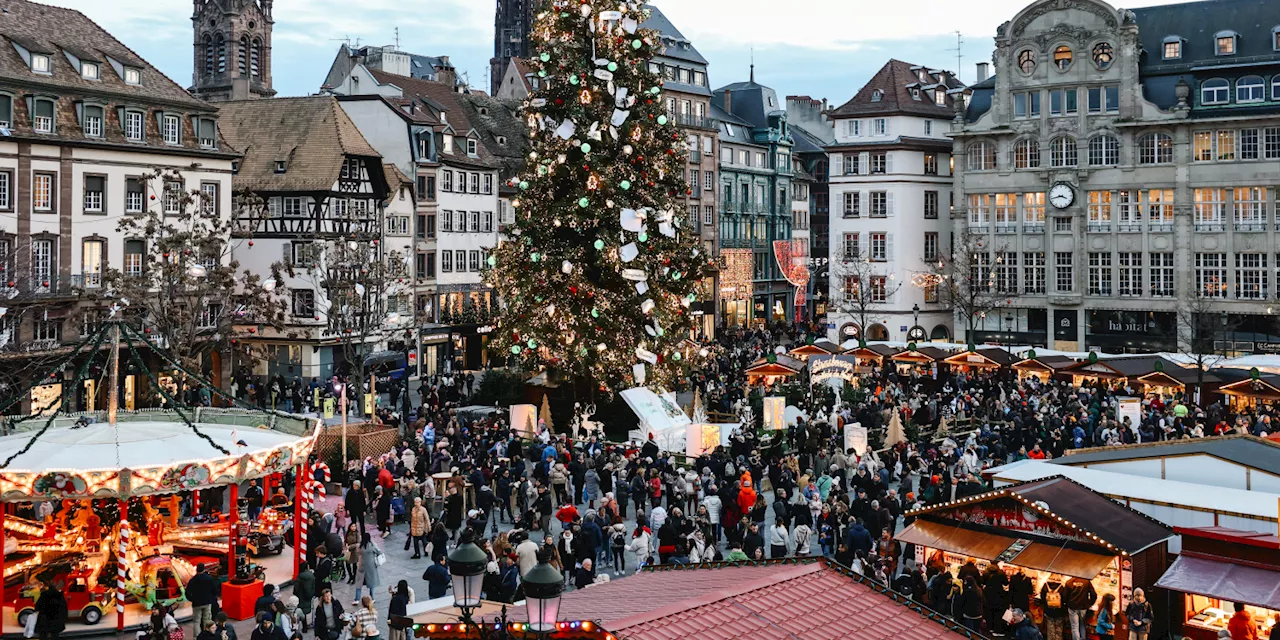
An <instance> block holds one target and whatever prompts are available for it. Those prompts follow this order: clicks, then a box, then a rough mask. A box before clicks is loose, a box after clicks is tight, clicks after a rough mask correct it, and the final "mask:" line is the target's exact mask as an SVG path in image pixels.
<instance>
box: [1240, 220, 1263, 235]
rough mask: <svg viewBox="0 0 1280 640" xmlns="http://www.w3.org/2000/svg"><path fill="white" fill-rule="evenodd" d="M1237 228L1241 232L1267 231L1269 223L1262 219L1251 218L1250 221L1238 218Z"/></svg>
mask: <svg viewBox="0 0 1280 640" xmlns="http://www.w3.org/2000/svg"><path fill="white" fill-rule="evenodd" d="M1235 230H1236V231H1239V232H1246V233H1247V232H1260V231H1266V230H1267V223H1265V222H1263V221H1261V220H1249V221H1242V220H1237V221H1236V223H1235Z"/></svg>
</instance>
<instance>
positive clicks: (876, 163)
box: [871, 152, 889, 174]
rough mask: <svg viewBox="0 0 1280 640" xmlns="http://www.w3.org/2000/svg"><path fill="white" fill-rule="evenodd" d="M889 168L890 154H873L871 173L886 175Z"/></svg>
mask: <svg viewBox="0 0 1280 640" xmlns="http://www.w3.org/2000/svg"><path fill="white" fill-rule="evenodd" d="M888 166H889V154H887V153H883V152H881V153H873V154H871V173H873V174H874V173H885V172H886V171H887V170H888Z"/></svg>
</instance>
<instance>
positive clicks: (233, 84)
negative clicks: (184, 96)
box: [190, 0, 276, 102]
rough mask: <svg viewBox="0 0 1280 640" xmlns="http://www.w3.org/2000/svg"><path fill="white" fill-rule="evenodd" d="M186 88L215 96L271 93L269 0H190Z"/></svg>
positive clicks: (249, 96) (230, 97) (217, 98)
mask: <svg viewBox="0 0 1280 640" xmlns="http://www.w3.org/2000/svg"><path fill="white" fill-rule="evenodd" d="M193 7H194V12H193V14H192V16H191V23H192V28H193V30H194V36H195V39H194V43H193V49H194V51H193V54H194V65H193V67H192V68H193V73H192V86H191V89H190V91H191V93H192V94H194V95H195V96H196V97H198V98H201V99H204V100H209V101H212V102H219V101H225V100H252V99H256V98H269V97H271V96H274V95H275V93H276V92H275V90H274V89H272V88H271V30H272V24H273V20H272V18H271V7H272V0H193Z"/></svg>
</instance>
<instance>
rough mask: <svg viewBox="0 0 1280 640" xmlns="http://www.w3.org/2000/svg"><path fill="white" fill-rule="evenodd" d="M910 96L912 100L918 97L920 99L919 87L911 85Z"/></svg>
mask: <svg viewBox="0 0 1280 640" xmlns="http://www.w3.org/2000/svg"><path fill="white" fill-rule="evenodd" d="M911 98H912V99H913V100H919V99H920V89H919V88H916V87H911Z"/></svg>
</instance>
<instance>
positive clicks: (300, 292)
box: [290, 289, 316, 318]
mask: <svg viewBox="0 0 1280 640" xmlns="http://www.w3.org/2000/svg"><path fill="white" fill-rule="evenodd" d="M290 294H291V295H292V298H293V301H292V302H293V304H292V305H291V308H292V311H293V315H294V317H297V318H315V317H316V292H315V290H313V289H294V290H292V291H291V292H290Z"/></svg>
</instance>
